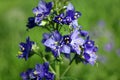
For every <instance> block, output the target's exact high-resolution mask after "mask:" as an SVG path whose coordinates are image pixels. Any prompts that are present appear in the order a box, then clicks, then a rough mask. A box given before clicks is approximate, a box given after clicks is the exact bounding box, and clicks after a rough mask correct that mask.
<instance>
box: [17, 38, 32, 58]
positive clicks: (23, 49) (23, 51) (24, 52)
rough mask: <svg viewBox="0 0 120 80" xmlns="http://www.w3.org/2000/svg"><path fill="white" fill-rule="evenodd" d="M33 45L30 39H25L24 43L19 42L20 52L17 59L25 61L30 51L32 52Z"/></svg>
mask: <svg viewBox="0 0 120 80" xmlns="http://www.w3.org/2000/svg"><path fill="white" fill-rule="evenodd" d="M33 45H34V42H33V41H30V38H29V37H28V38H26V43H24V42H21V43H20V52H19V54H18V58H24V59H25V60H27V59H28V57H30V56H31V55H32V54H31V51H32V46H33Z"/></svg>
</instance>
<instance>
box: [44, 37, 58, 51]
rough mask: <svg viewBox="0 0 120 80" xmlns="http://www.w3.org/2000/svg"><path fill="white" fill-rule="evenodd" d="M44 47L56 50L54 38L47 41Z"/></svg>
mask: <svg viewBox="0 0 120 80" xmlns="http://www.w3.org/2000/svg"><path fill="white" fill-rule="evenodd" d="M44 45H45V46H47V47H49V48H52V49H56V45H55V40H53V39H52V38H49V39H47V40H46V41H45V42H44Z"/></svg>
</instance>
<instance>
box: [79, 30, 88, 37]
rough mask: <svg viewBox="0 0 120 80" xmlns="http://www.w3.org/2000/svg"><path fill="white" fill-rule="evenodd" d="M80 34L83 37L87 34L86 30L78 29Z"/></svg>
mask: <svg viewBox="0 0 120 80" xmlns="http://www.w3.org/2000/svg"><path fill="white" fill-rule="evenodd" d="M80 35H81V36H83V37H87V36H88V32H87V31H84V30H80Z"/></svg>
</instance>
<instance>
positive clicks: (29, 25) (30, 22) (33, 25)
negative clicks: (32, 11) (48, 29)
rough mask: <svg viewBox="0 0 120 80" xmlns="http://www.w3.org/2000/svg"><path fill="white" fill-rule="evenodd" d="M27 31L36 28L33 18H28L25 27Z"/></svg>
mask: <svg viewBox="0 0 120 80" xmlns="http://www.w3.org/2000/svg"><path fill="white" fill-rule="evenodd" d="M26 26H27V27H28V28H29V29H31V28H33V27H35V26H37V24H36V23H35V18H34V17H29V18H28V23H27V25H26Z"/></svg>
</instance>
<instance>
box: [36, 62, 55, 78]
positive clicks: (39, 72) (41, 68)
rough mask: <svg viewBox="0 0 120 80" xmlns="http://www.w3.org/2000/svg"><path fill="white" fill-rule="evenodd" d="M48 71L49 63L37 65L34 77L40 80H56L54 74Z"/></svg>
mask: <svg viewBox="0 0 120 80" xmlns="http://www.w3.org/2000/svg"><path fill="white" fill-rule="evenodd" d="M48 70H49V64H48V63H47V62H46V63H44V64H37V65H36V66H35V70H34V75H35V76H36V77H37V78H38V79H40V80H42V79H46V80H54V74H53V73H51V72H49V71H48ZM38 79H37V80H38Z"/></svg>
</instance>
